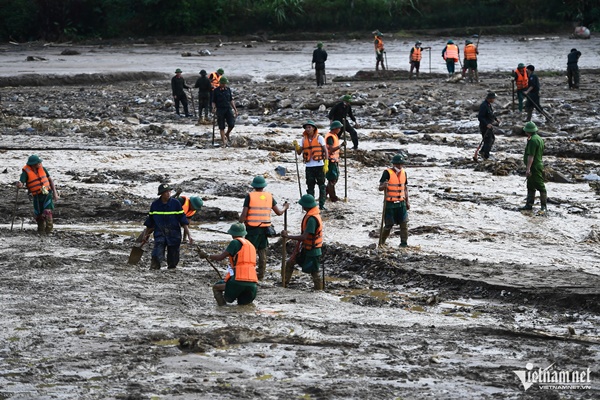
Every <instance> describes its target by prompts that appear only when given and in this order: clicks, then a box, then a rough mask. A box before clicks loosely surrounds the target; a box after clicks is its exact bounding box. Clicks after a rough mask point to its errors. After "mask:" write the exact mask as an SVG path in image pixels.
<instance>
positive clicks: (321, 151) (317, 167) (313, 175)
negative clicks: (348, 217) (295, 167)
mask: <svg viewBox="0 0 600 400" xmlns="http://www.w3.org/2000/svg"><path fill="white" fill-rule="evenodd" d="M302 128H304V132H303V133H302V146H300V145H299V144H298V141H297V140H294V141H293V142H292V144H293V145H294V149H295V150H296V154H302V160H303V161H304V163H305V164H306V170H305V173H306V193H308V194H310V195H311V196H314V195H315V184H316V185H319V208H320V209H321V210H324V209H325V199H326V198H327V193H326V192H325V174H326V173H327V171H328V170H329V155H328V154H327V146H326V145H325V139H324V138H323V136H321V135H319V130H318V129H317V125H316V124H315V123H314V122H313V121H312V120H310V119H309V120H308V121H306V122H305V123H304V125H302Z"/></svg>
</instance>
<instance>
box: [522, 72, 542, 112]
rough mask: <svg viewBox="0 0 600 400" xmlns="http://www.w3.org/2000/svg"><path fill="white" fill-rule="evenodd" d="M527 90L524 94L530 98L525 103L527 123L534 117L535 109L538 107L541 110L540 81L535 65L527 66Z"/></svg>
mask: <svg viewBox="0 0 600 400" xmlns="http://www.w3.org/2000/svg"><path fill="white" fill-rule="evenodd" d="M527 77H528V78H527V79H528V80H527V90H526V91H525V92H524V94H525V96H526V97H528V98H527V101H526V102H525V111H527V119H526V120H525V122H529V121H531V117H532V116H533V109H534V108H535V106H536V105H537V106H538V107H539V108H540V109H541V108H542V105H541V104H540V80H539V79H538V77H537V75H536V74H535V67H534V66H533V65H528V66H527Z"/></svg>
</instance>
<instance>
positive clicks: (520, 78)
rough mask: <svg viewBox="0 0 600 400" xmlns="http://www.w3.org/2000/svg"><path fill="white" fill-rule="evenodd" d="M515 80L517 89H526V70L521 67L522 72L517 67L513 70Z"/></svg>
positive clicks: (527, 84)
mask: <svg viewBox="0 0 600 400" xmlns="http://www.w3.org/2000/svg"><path fill="white" fill-rule="evenodd" d="M515 77H516V79H515V82H516V84H517V90H523V89H527V86H529V77H528V76H527V70H526V69H525V68H523V74H522V75H521V73H520V72H519V68H517V69H516V70H515Z"/></svg>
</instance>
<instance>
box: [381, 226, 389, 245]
mask: <svg viewBox="0 0 600 400" xmlns="http://www.w3.org/2000/svg"><path fill="white" fill-rule="evenodd" d="M391 232H392V230H391V229H389V230H388V229H385V228H383V233H382V234H381V240H380V242H381V245H382V246H383V245H384V244H385V241H386V240H387V238H388V237H390V233H391Z"/></svg>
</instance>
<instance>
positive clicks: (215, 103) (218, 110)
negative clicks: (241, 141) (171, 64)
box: [171, 68, 238, 147]
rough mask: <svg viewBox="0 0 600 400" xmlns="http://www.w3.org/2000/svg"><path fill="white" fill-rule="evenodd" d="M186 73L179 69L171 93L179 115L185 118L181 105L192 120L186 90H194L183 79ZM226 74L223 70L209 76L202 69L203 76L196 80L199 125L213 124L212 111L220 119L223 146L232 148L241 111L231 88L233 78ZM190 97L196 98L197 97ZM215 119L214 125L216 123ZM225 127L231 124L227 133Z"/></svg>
mask: <svg viewBox="0 0 600 400" xmlns="http://www.w3.org/2000/svg"><path fill="white" fill-rule="evenodd" d="M182 72H183V71H182V70H181V69H180V68H177V69H176V70H175V76H174V77H173V78H171V91H172V93H173V99H174V100H175V112H176V114H177V115H179V116H180V115H181V114H180V112H179V107H180V103H181V105H183V111H184V113H185V116H186V117H188V118H190V117H191V115H190V113H189V109H188V99H187V95H186V93H185V90H186V89H188V90H189V89H191V88H190V87H189V86H188V85H187V84H186V83H185V80H184V79H183V77H182V76H181V74H182ZM224 73H225V71H224V70H223V69H222V68H219V69H218V70H216V71H214V72H211V73H210V74H209V75H208V76H207V74H206V70H201V71H200V77H199V78H198V79H197V80H196V84H195V85H194V88H197V89H198V123H197V125H201V124H203V123H207V122H209V117H208V114H209V108H210V109H211V110H212V114H213V116H214V117H216V123H217V125H218V126H219V133H220V135H221V141H222V144H223V147H228V146H229V145H230V144H231V137H230V134H231V131H232V130H233V128H234V127H235V119H236V118H237V115H238V111H237V108H236V106H235V102H234V101H233V93H232V91H231V88H230V87H229V86H228V84H229V79H227V77H226V76H223V74H224ZM190 95H191V96H193V94H190ZM192 99H193V97H192ZM214 117H213V124H214V123H215V121H214ZM225 125H227V131H225Z"/></svg>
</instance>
